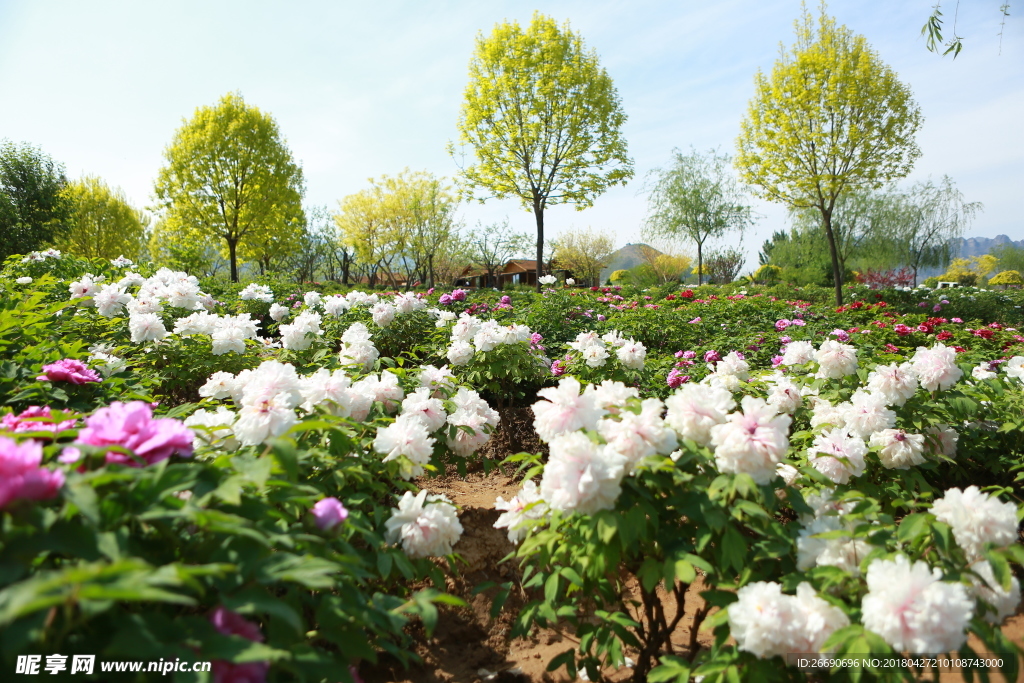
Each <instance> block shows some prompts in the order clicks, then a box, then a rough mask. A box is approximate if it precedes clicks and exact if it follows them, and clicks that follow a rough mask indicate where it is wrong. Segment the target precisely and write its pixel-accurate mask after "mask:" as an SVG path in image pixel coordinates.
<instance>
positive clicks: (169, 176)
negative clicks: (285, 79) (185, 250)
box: [155, 93, 304, 282]
mask: <svg viewBox="0 0 1024 683" xmlns="http://www.w3.org/2000/svg"><path fill="white" fill-rule="evenodd" d="M164 157H165V159H166V161H167V165H166V166H164V167H163V168H162V169H160V173H159V175H158V177H157V181H156V187H155V195H156V199H157V201H158V204H159V208H160V209H161V210H162V211H163V213H164V218H166V219H167V221H168V224H177V225H179V226H182V227H184V226H188V229H190V230H192V231H193V232H194V233H195V234H197V235H199V236H213V237H216V238H217V239H220V240H224V242H225V243H226V246H227V252H228V262H229V263H230V267H231V281H232V282H237V281H238V256H239V253H238V252H239V245H244V246H245V247H246V248H249V247H253V248H254V249H256V245H258V244H260V243H264V244H270V243H272V242H273V239H274V237H275V236H277V235H280V234H281V233H282V232H286V231H289V230H291V229H293V227H294V225H295V222H294V221H296V220H299V221H300V222H301V219H302V194H303V191H304V186H303V179H302V168H301V167H300V166H299V165H298V164H296V163H295V161H294V160H293V159H292V154H291V152H290V151H289V149H288V147H287V146H286V145H285V143H284V140H283V139H282V137H281V134H280V131H279V130H278V127H277V123H276V122H275V121H274V119H273V117H271V116H270V115H269V114H265V113H263V112H262V111H260V110H259V109H258V108H256V107H254V106H251V105H248V104H246V103H245V101H244V100H243V99H242V96H241V95H240V94H238V93H228V94H227V95H225V96H224V97H222V98H221V100H220V102H218V103H217V105H216V106H213V107H199V108H197V109H196V112H195V114H194V115H193V116H192V118H191V119H190V120H188V121H186V122H185V123H184V125H182V127H181V128H179V129H178V131H177V132H176V133H175V135H174V139H173V140H172V142H171V144H170V145H169V146H168V147H167V149H166V150H164Z"/></svg>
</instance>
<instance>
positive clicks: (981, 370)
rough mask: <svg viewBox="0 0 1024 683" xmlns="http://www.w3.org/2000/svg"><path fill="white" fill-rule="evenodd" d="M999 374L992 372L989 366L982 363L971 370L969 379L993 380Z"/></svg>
mask: <svg viewBox="0 0 1024 683" xmlns="http://www.w3.org/2000/svg"><path fill="white" fill-rule="evenodd" d="M998 376H999V374H998V373H995V372H992V370H991V365H990V364H989V363H988V362H987V361H986V362H984V363H978V364H977V365H976V366H974V369H973V370H971V377H973V378H974V379H976V380H978V381H984V380H986V379H995V378H996V377H998Z"/></svg>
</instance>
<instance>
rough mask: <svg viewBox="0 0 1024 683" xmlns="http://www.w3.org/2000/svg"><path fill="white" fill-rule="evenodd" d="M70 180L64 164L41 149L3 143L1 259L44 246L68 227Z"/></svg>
mask: <svg viewBox="0 0 1024 683" xmlns="http://www.w3.org/2000/svg"><path fill="white" fill-rule="evenodd" d="M67 183H68V180H67V178H66V177H65V175H64V167H63V165H61V164H59V163H57V162H56V161H54V160H53V159H51V158H50V157H49V156H48V155H47V154H46V153H45V152H43V151H42V150H41V149H38V148H36V147H33V146H31V145H29V144H27V143H21V144H15V143H13V142H11V141H10V140H5V141H3V143H2V144H0V261H2V260H4V259H6V258H7V257H8V256H10V255H12V254H27V253H29V252H30V251H34V250H37V249H40V248H42V247H44V246H46V245H48V244H49V243H50V242H52V241H53V240H54V239H55V238H59V237H60V236H61V235H62V234H63V233H64V232H65V231H66V230H67V219H68V217H69V215H70V212H71V203H70V201H69V200H68V198H67V196H65V194H64V189H65V188H66V187H67Z"/></svg>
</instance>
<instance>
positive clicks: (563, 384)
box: [533, 377, 605, 443]
mask: <svg viewBox="0 0 1024 683" xmlns="http://www.w3.org/2000/svg"><path fill="white" fill-rule="evenodd" d="M537 396H539V397H540V398H543V399H547V400H544V401H537V402H536V403H534V404H533V415H534V420H533V427H534V429H535V430H536V431H537V436H539V437H540V438H541V439H542V440H543V441H547V442H549V443H550V441H551V440H552V439H553V438H555V437H556V436H559V435H561V434H566V433H569V432H575V431H577V430H580V429H596V428H597V421H598V420H599V419H601V417H602V416H603V415H604V413H605V411H604V410H603V409H601V408H599V407H598V406H597V404H596V402H595V400H594V394H593V393H592V392H585V393H584V394H583V395H582V396H581V395H580V383H579V382H578V381H577V380H576V379H575V378H573V377H563V378H562V379H561V380H560V381H559V382H558V387H557V388H556V387H547V388H545V389H541V390H540V391H538V392H537Z"/></svg>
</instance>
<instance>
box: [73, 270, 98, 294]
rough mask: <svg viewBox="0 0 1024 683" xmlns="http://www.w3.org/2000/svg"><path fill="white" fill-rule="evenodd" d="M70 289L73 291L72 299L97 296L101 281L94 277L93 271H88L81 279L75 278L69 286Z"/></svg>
mask: <svg viewBox="0 0 1024 683" xmlns="http://www.w3.org/2000/svg"><path fill="white" fill-rule="evenodd" d="M68 291H69V292H71V298H72V299H81V298H83V297H88V296H96V294H97V293H99V291H100V283H99V280H98V279H94V277H93V275H92V273H87V274H86V275H83V276H82V279H81V280H75V281H74V282H72V283H71V286H70V287H68Z"/></svg>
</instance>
